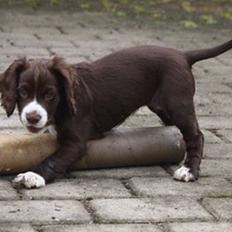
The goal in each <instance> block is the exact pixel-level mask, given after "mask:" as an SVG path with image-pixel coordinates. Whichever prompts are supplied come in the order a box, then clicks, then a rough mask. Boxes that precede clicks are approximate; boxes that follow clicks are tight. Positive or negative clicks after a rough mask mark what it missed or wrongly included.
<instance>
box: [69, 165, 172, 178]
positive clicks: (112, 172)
mask: <svg viewBox="0 0 232 232" xmlns="http://www.w3.org/2000/svg"><path fill="white" fill-rule="evenodd" d="M71 176H73V177H77V178H80V177H81V178H83V177H93V178H94V177H96V178H117V179H127V178H131V177H134V176H152V177H161V176H169V174H168V173H167V172H166V171H165V170H164V169H163V168H162V167H159V166H152V167H127V168H112V169H100V170H86V171H75V172H71Z"/></svg>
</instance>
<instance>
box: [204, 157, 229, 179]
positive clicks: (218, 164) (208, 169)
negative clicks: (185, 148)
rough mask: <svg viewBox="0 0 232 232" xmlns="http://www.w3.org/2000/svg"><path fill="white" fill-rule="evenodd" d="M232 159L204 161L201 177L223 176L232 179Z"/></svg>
mask: <svg viewBox="0 0 232 232" xmlns="http://www.w3.org/2000/svg"><path fill="white" fill-rule="evenodd" d="M231 167H232V159H228V160H225V159H224V160H203V161H202V163H201V176H223V177H224V178H232V171H231V170H232V169H231Z"/></svg>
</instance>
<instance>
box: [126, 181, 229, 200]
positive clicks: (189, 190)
mask: <svg viewBox="0 0 232 232" xmlns="http://www.w3.org/2000/svg"><path fill="white" fill-rule="evenodd" d="M129 184H130V187H131V188H132V189H133V191H134V192H136V193H137V194H138V195H139V196H143V197H157V196H187V197H196V198H201V197H203V196H226V195H227V196H231V195H232V184H230V182H228V181H226V180H225V179H223V178H217V177H215V178H200V179H199V180H198V181H196V182H192V183H183V182H179V181H175V180H173V179H171V178H151V177H144V178H143V177H135V178H132V179H131V180H130V181H129Z"/></svg>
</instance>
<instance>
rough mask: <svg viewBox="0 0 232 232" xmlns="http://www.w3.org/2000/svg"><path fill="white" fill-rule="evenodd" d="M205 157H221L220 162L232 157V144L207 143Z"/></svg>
mask: <svg viewBox="0 0 232 232" xmlns="http://www.w3.org/2000/svg"><path fill="white" fill-rule="evenodd" d="M204 157H205V158H206V159H208V158H210V159H219V160H218V162H219V163H220V162H221V159H232V144H225V143H223V144H205V146H204ZM215 162H216V161H215Z"/></svg>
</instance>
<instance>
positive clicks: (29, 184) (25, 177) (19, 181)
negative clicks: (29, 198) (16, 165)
mask: <svg viewBox="0 0 232 232" xmlns="http://www.w3.org/2000/svg"><path fill="white" fill-rule="evenodd" d="M13 186H15V187H17V186H24V187H26V188H29V189H30V188H41V187H44V186H45V180H44V178H43V177H42V176H40V175H39V174H36V173H34V172H25V173H21V174H18V175H17V176H16V177H15V178H14V180H13Z"/></svg>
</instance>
